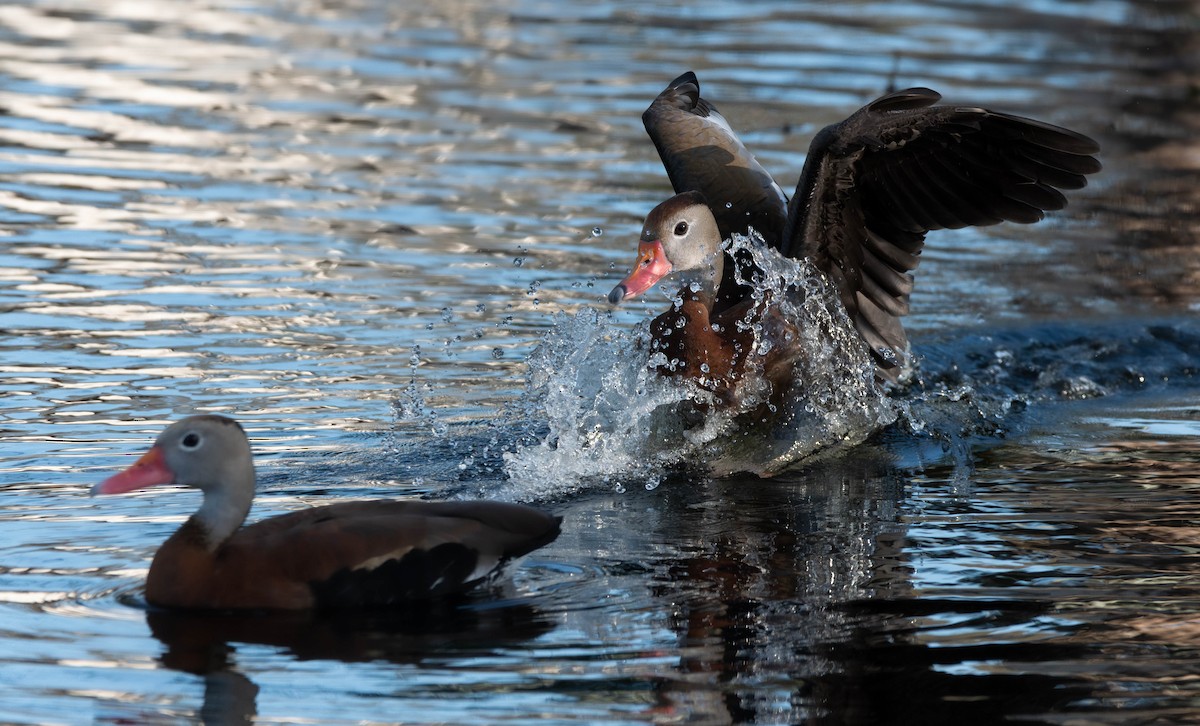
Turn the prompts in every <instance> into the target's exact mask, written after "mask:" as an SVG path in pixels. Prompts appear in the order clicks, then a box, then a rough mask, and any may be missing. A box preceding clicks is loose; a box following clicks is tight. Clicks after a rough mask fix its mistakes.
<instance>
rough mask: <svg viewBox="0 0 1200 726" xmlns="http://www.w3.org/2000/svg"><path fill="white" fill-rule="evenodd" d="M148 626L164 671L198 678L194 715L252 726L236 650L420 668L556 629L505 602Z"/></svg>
mask: <svg viewBox="0 0 1200 726" xmlns="http://www.w3.org/2000/svg"><path fill="white" fill-rule="evenodd" d="M146 622H147V624H148V625H149V626H150V632H151V633H152V634H153V635H154V637H155V638H158V640H159V641H161V642H162V644H163V646H164V650H163V653H162V655H161V656H160V661H161V662H162V664H163V665H164V666H166V667H168V668H171V669H173V670H178V671H182V672H185V673H191V674H194V675H198V676H201V677H203V679H204V702H203V705H202V706H201V708H200V709H199V713H198V714H197V716H198V717H199V719H200V721H201V722H202V723H206V724H247V723H253V722H254V720H255V716H256V715H257V703H256V700H257V696H258V691H259V687H258V685H257V684H255V683H254V682H253V680H251V679H250V677H249V676H247V675H246V674H245V673H243V672H242V671H241V670H240V669H239V668H238V666H237V659H236V654H237V645H238V644H246V645H267V646H271V647H275V648H279V649H280V650H281V651H283V653H284V654H286V655H288V656H290V657H292V658H295V659H297V660H302V661H303V660H336V661H342V662H344V663H365V662H385V663H395V664H418V663H421V662H422V661H423V660H425V659H426V658H428V657H429V656H430V655H433V654H435V653H442V654H444V653H446V652H447V651H454V652H460V653H467V654H469V653H475V652H478V653H484V652H490V651H492V650H494V649H496V648H502V647H511V646H513V645H517V644H519V643H523V642H526V641H529V640H533V639H535V638H537V637H539V636H541V635H544V634H546V633H548V632H550V631H551V630H553V629H554V627H555V622H554V621H553V619H552V618H550V617H549V616H547V615H545V614H543V613H542V612H541V611H540V610H538V609H537V608H535V607H533V606H532V605H529V604H527V603H522V602H514V601H507V600H506V601H494V600H493V601H486V602H485V601H482V600H479V601H475V600H464V601H462V602H455V603H446V604H443V605H442V606H439V607H420V608H418V607H412V608H405V609H400V610H387V611H367V612H363V611H355V612H347V613H319V612H310V611H301V612H270V613H234V612H227V613H221V612H209V611H194V612H189V611H179V610H159V609H152V610H149V611H148V612H147V613H146Z"/></svg>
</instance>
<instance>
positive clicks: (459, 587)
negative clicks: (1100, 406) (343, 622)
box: [91, 414, 562, 611]
mask: <svg viewBox="0 0 1200 726" xmlns="http://www.w3.org/2000/svg"><path fill="white" fill-rule="evenodd" d="M162 484H178V485H182V486H185V487H194V488H196V489H199V490H200V491H201V492H203V494H204V498H203V502H202V503H201V505H200V508H199V509H198V510H197V511H196V512H195V514H193V515H192V516H191V517H189V518H188V519H187V521H185V522H184V523H183V524H182V525H181V526H180V527H179V529H178V530H176V531H175V533H174V534H172V535H171V536H170V538H168V539H167V540H166V542H165V543H163V545H162V546H161V547H159V549H158V551H157V553H156V554H155V555H154V559H153V561H152V562H151V564H150V571H149V574H148V575H147V577H146V588H145V598H146V601H147V603H149V604H150V605H152V606H156V607H162V608H171V609H189V610H234V611H245V610H268V611H269V610H280V611H283V610H286V611H302V610H310V611H318V610H340V611H345V610H347V609H354V608H384V607H403V606H413V605H422V604H427V603H430V602H432V601H436V600H445V599H447V598H451V597H453V596H457V595H461V594H463V593H466V592H468V591H469V590H471V589H473V588H475V587H476V586H478V585H481V584H483V583H485V582H488V581H490V580H492V579H494V578H495V577H496V576H497V574H498V573H499V572H500V570H501V569H502V568H503V567H504V566H505V565H506V564H507V563H509V562H511V561H512V560H514V559H515V558H518V557H521V556H523V555H526V554H528V553H529V552H532V551H533V550H535V549H537V548H539V547H542V546H543V545H546V544H549V543H550V542H552V541H553V540H554V539H555V538H557V537H558V535H559V532H560V526H561V521H562V520H561V518H560V517H558V516H555V515H552V514H549V513H546V512H543V511H541V510H540V509H537V508H534V507H529V506H526V505H522V504H513V503H505V502H494V501H444V502H439V501H422V500H407V501H406V500H393V499H380V500H373V501H353V502H340V503H336V504H329V505H325V506H320V507H311V508H308V509H302V510H298V511H294V512H289V513H287V514H283V515H279V516H275V517H270V518H267V519H263V520H260V521H258V522H255V523H253V524H250V525H244V523H245V520H246V516H247V514H248V513H249V511H250V506H251V503H252V501H253V499H254V489H255V468H254V462H253V458H252V453H251V448H250V443H249V440H248V438H247V436H246V432H245V430H244V429H243V428H242V426H241V424H239V423H238V422H237V421H236V420H234V419H232V418H229V417H226V416H221V415H216V414H202V415H195V416H188V417H186V418H183V419H181V420H179V421H177V422H175V423H173V424H171V425H170V426H168V427H167V428H166V430H164V431H163V432H162V434H161V435H159V436H158V438H157V439H156V440H155V442H154V444H153V445H152V446H151V447H150V449H149V450H148V451H147V452H146V453H145V454H143V455H142V456H141V457H140V458H139V459H137V461H135V462H134V463H133V464H132V465H131V466H129V467H128V468H127V469H125V470H124V471H122V472H120V473H117V474H115V475H113V476H110V477H108V478H107V479H105V480H103V481H101V482H99V483H98V484H96V485H95V486H94V487H92V489H91V493H92V495H93V496H95V495H103V494H124V493H127V492H132V491H135V490H138V489H143V488H146V487H153V486H158V485H162Z"/></svg>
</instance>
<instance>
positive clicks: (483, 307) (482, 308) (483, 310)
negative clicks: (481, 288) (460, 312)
mask: <svg viewBox="0 0 1200 726" xmlns="http://www.w3.org/2000/svg"><path fill="white" fill-rule="evenodd" d="M475 312H477V313H486V312H487V305H484V304H483V303H479V304H478V305H476V306H475Z"/></svg>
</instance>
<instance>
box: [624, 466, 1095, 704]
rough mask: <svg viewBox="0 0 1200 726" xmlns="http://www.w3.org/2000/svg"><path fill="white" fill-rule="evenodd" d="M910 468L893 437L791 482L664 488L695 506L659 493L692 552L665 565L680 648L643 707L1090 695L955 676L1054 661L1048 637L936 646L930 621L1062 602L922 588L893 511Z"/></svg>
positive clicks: (1024, 613)
mask: <svg viewBox="0 0 1200 726" xmlns="http://www.w3.org/2000/svg"><path fill="white" fill-rule="evenodd" d="M938 466H941V464H940V463H939V464H938ZM946 473H947V475H949V474H950V470H949V469H947V470H946ZM913 475H914V474H913V472H912V471H911V470H909V471H906V470H904V469H902V468H900V467H898V466H896V464H895V463H894V458H893V457H892V456H891V455H890V454H889V453H888V452H887V450H886V448H885V447H881V446H876V447H870V446H868V447H862V448H860V449H858V450H856V451H855V452H853V453H852V454H849V455H845V456H842V457H839V458H837V459H834V460H828V461H825V462H821V463H816V464H812V465H810V466H808V467H807V468H805V469H803V470H800V471H798V472H796V473H795V474H794V475H789V476H788V477H787V478H786V479H777V480H771V481H763V480H758V479H746V480H742V479H736V478H734V479H723V480H719V481H709V482H703V483H702V482H692V484H693V487H692V492H691V493H689V491H688V487H685V486H677V487H669V488H666V487H664V488H666V489H667V492H666V493H664V495H663V496H664V498H666V499H668V500H672V499H674V500H686V501H664V502H663V503H662V504H663V506H664V507H669V508H670V511H671V512H672V515H669V516H671V519H669V520H666V519H665V518H664V521H663V524H664V527H665V530H664V532H663V534H664V536H666V537H671V538H675V541H677V542H678V543H680V546H679V548H678V550H677V551H679V552H684V553H685V554H684V556H681V557H678V558H677V559H675V560H674V561H671V562H663V563H662V567H661V571H662V572H663V573H664V575H663V576H660V577H659V578H657V581H656V583H655V585H654V591H653V595H654V597H655V599H656V600H658V601H660V602H668V603H670V604H671V608H672V613H673V617H672V619H671V627H672V629H673V630H674V631H675V632H676V633H677V636H678V643H679V653H680V654H681V658H680V660H679V662H678V665H677V667H676V671H675V672H674V673H671V674H669V675H666V676H663V677H661V678H660V679H658V680H657V681H656V682H655V684H654V696H655V701H654V705H653V707H652V709H651V713H650V714H647V715H650V716H651V717H652V718H653V719H654V720H655V721H672V722H674V721H683V722H688V723H822V722H824V721H825V720H830V721H833V722H838V723H898V722H909V721H921V718H919V714H921V713H927V714H933V715H935V716H936V717H931V720H930V721H928V722H934V721H937V720H939V719H956V720H957V719H963V720H965V719H969V718H981V719H983V720H984V721H990V720H992V718H993V716H994V714H995V713H1001V712H1003V713H1035V714H1037V713H1046V712H1049V711H1052V710H1053V709H1054V706H1055V704H1057V703H1060V702H1061V699H1063V698H1064V697H1071V696H1072V695H1073V694H1075V692H1076V690H1078V692H1079V694H1080V695H1082V694H1083V693H1084V692H1085V691H1084V690H1083V689H1084V688H1085V686H1086V684H1084V683H1082V682H1080V683H1079V684H1073V682H1072V679H1070V678H1065V677H1057V676H1056V677H1048V676H1042V675H1032V674H1030V675H1027V676H1025V675H1023V676H1013V677H1012V678H1009V679H1001V678H997V679H985V678H966V677H963V675H964V674H963V673H961V672H958V670H959V669H963V668H969V667H970V666H969V663H970V662H972V661H974V660H975V659H980V660H981V661H987V660H988V659H989V658H996V659H1000V660H1005V661H1008V660H1014V659H1017V660H1019V659H1021V658H1035V659H1037V658H1041V659H1044V658H1047V657H1049V656H1050V650H1039V649H1038V648H1039V646H1029V645H1009V644H1004V643H1000V642H995V641H992V642H988V643H985V644H979V645H977V646H972V647H970V648H958V647H942V648H938V647H931V644H930V642H929V641H928V639H927V638H926V637H925V635H926V633H927V630H928V628H929V627H931V623H940V622H944V621H953V620H955V619H978V620H979V622H981V623H982V622H990V621H991V619H998V620H1011V621H1012V622H1023V621H1025V620H1027V619H1030V618H1037V617H1039V616H1040V615H1041V614H1042V613H1044V612H1045V611H1049V610H1052V609H1053V603H1050V602H1046V603H1038V602H1033V603H1031V602H1028V601H1025V602H1017V601H1007V600H1005V599H1003V598H1002V597H999V596H998V597H997V598H995V599H987V600H985V601H976V600H971V599H966V600H964V601H962V602H958V601H950V600H938V599H934V600H930V599H928V598H927V597H926V596H925V595H924V594H923V593H921V592H920V591H919V589H918V588H916V587H915V586H914V584H913V582H912V573H913V572H914V570H915V567H916V564H917V563H914V562H912V561H911V555H910V554H909V553H908V552H907V551H906V544H907V539H908V537H909V531H908V525H907V524H906V522H905V520H904V517H902V516H901V515H900V514H899V510H900V507H899V506H898V505H899V504H900V503H901V501H902V499H903V496H904V492H905V489H906V485H907V482H908V481H909V480H910V479H911V477H912V476H913ZM697 487H699V488H700V491H699V492H698V493H697V491H696V489H697ZM951 496H953V494H951ZM1056 652H1057V651H1056ZM997 709H1000V710H997ZM938 714H940V715H938Z"/></svg>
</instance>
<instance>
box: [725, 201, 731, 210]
mask: <svg viewBox="0 0 1200 726" xmlns="http://www.w3.org/2000/svg"><path fill="white" fill-rule="evenodd" d="M725 208H726V209H733V202H725Z"/></svg>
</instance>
